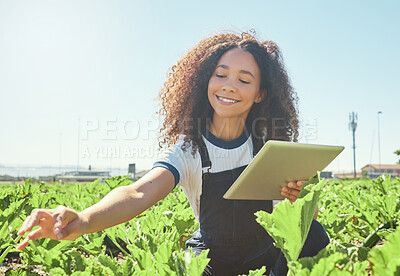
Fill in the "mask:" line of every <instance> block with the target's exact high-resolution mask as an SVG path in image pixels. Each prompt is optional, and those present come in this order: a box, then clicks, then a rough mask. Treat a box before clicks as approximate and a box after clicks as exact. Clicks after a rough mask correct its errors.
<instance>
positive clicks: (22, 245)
mask: <svg viewBox="0 0 400 276" xmlns="http://www.w3.org/2000/svg"><path fill="white" fill-rule="evenodd" d="M40 237H42V228H40V227H39V228H38V229H36V230H35V231H32V232H30V233H29V234H28V235H27V236H26V237H25V239H24V240H23V241H22V242H21V243H20V244H19V245H18V246H17V249H18V250H21V249H24V248H25V247H26V246H27V245H28V244H29V241H34V240H37V239H38V238H40Z"/></svg>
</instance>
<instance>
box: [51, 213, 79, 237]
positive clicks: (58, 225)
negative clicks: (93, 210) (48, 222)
mask: <svg viewBox="0 0 400 276" xmlns="http://www.w3.org/2000/svg"><path fill="white" fill-rule="evenodd" d="M77 217H78V214H77V213H76V212H75V211H74V210H72V209H69V208H67V207H64V206H58V207H57V208H56V209H55V210H54V214H53V223H54V227H53V232H54V235H55V236H56V237H57V239H59V240H60V239H63V238H65V237H67V236H68V235H69V234H70V233H69V232H70V231H69V228H70V226H71V225H70V224H71V222H73V221H74V220H75V219H76V218H77Z"/></svg>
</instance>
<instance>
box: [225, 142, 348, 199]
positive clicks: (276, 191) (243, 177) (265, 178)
mask: <svg viewBox="0 0 400 276" xmlns="http://www.w3.org/2000/svg"><path fill="white" fill-rule="evenodd" d="M343 149H344V147H342V146H326V145H313V144H301V143H293V142H283V141H273V140H270V141H267V143H265V145H264V146H263V147H262V148H261V150H260V151H259V152H258V154H257V155H256V156H255V157H254V159H253V160H252V161H251V162H250V163H249V165H248V166H247V167H246V169H245V170H244V171H243V172H242V173H241V174H240V176H239V177H238V178H237V179H236V181H235V182H234V183H233V184H232V186H231V187H230V188H229V190H228V191H227V192H226V193H225V195H224V198H225V199H253V200H254V199H255V200H274V199H284V197H283V196H282V195H281V186H286V185H287V182H288V181H294V180H308V179H309V178H310V177H313V176H315V175H316V174H317V172H318V171H322V170H323V169H325V168H326V166H328V165H329V163H331V162H332V161H333V160H334V159H335V158H336V156H338V155H339V154H340V153H341V152H342V151H343Z"/></svg>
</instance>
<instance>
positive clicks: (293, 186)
mask: <svg viewBox="0 0 400 276" xmlns="http://www.w3.org/2000/svg"><path fill="white" fill-rule="evenodd" d="M304 182H305V181H289V182H288V185H287V186H283V187H282V189H281V194H282V195H283V196H284V197H286V198H287V199H289V200H290V202H291V203H293V202H294V201H296V199H297V198H298V197H299V195H300V191H301V188H302V187H303V184H304Z"/></svg>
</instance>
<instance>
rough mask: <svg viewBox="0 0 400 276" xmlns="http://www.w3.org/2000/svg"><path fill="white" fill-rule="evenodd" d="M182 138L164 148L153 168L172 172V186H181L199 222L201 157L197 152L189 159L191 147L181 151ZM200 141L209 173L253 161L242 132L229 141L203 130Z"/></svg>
mask: <svg viewBox="0 0 400 276" xmlns="http://www.w3.org/2000/svg"><path fill="white" fill-rule="evenodd" d="M183 138H184V136H181V137H180V139H179V140H178V141H177V143H176V144H174V145H172V146H171V147H170V148H168V149H166V150H165V151H164V152H163V153H162V154H161V156H160V158H159V159H158V160H157V162H156V163H155V164H154V166H153V168H155V167H164V168H167V169H168V170H170V171H171V172H172V174H173V175H174V177H175V184H176V185H179V186H181V187H182V189H183V191H184V193H185V194H186V196H187V198H188V200H189V203H190V206H191V207H192V209H193V212H194V216H195V217H196V219H197V220H199V214H200V196H201V193H202V167H201V157H200V153H199V151H198V150H197V151H196V154H195V155H194V156H193V154H192V148H191V147H189V148H187V149H186V150H185V151H183V150H182V148H181V146H182V144H183V142H184V140H183ZM203 140H204V144H205V145H206V147H207V150H208V154H209V157H210V161H211V164H212V166H211V169H210V172H211V173H216V172H222V171H226V170H232V169H235V168H238V167H241V166H244V165H248V164H249V163H250V161H251V160H252V159H253V142H252V139H251V136H250V135H249V134H248V133H247V132H246V131H245V132H244V133H243V134H242V135H241V136H240V137H238V138H237V139H235V140H233V141H224V140H221V139H219V138H217V137H216V136H214V135H213V134H212V133H211V132H209V131H207V132H206V133H205V134H204V135H203Z"/></svg>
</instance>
